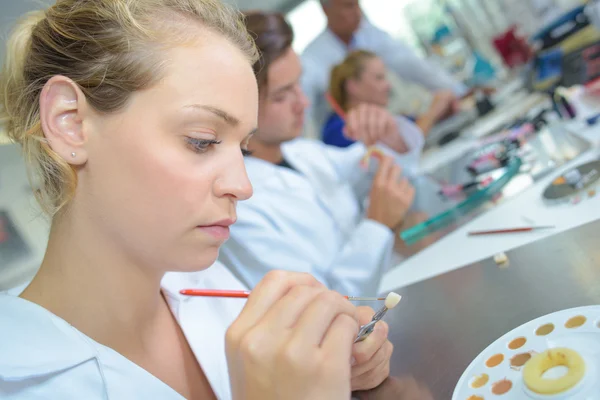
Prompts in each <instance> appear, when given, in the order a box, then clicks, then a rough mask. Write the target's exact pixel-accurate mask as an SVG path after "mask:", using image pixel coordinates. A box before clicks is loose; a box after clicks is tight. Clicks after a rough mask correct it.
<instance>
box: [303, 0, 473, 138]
mask: <svg viewBox="0 0 600 400" xmlns="http://www.w3.org/2000/svg"><path fill="white" fill-rule="evenodd" d="M321 5H322V6H323V11H324V12H325V15H326V16H327V28H326V29H325V30H324V31H323V32H322V33H321V34H320V35H319V36H317V37H316V38H315V39H314V40H313V41H312V42H311V43H310V44H309V45H308V46H307V47H306V49H305V50H304V52H303V53H302V64H303V68H304V74H303V76H302V88H303V89H304V92H305V93H306V95H307V96H308V99H309V100H310V102H311V104H312V107H311V110H310V111H311V112H310V114H311V116H312V118H314V119H315V122H316V123H317V125H318V126H321V124H322V123H323V122H324V119H325V117H326V115H327V104H326V102H325V97H324V94H325V92H326V91H327V88H328V86H329V77H330V72H331V69H332V68H333V67H334V66H335V65H337V64H339V63H341V62H342V61H343V60H344V58H345V57H346V55H347V54H348V53H349V52H351V51H353V50H358V49H362V50H369V51H371V52H373V53H375V54H377V55H378V56H379V57H381V58H382V60H383V61H384V62H385V64H386V66H387V68H388V69H389V70H390V71H391V72H393V73H395V74H397V75H398V76H399V77H400V78H402V79H403V80H405V81H408V82H411V83H417V84H419V85H421V86H423V87H424V88H426V89H428V90H430V91H432V92H434V91H439V90H451V91H452V92H454V94H455V95H456V96H457V97H462V96H464V95H465V94H467V92H468V88H467V87H466V86H465V85H463V84H462V83H460V82H457V81H456V80H454V78H452V77H451V76H450V74H448V73H447V72H446V71H445V70H444V69H443V68H441V67H440V66H438V65H435V64H433V63H431V62H429V61H427V60H425V59H424V58H422V57H419V56H418V55H417V54H416V53H415V52H414V51H413V50H412V49H411V48H410V47H409V46H407V45H406V44H405V43H402V42H401V41H399V40H396V39H394V38H392V37H391V36H390V35H389V34H387V33H386V32H384V31H383V30H381V29H379V28H377V27H375V26H374V25H373V24H372V23H370V22H369V21H368V20H367V19H366V18H365V17H364V16H363V13H362V10H361V8H360V5H359V0H321Z"/></svg>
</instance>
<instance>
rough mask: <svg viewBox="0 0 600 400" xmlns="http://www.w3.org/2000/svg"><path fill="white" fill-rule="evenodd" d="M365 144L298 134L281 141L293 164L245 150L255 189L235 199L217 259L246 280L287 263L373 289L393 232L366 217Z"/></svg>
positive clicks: (349, 289)
mask: <svg viewBox="0 0 600 400" xmlns="http://www.w3.org/2000/svg"><path fill="white" fill-rule="evenodd" d="M419 132H420V131H419ZM365 150H366V149H365V147H364V145H363V144H361V143H355V144H353V145H352V146H350V147H347V148H344V149H341V148H337V147H333V146H327V145H325V144H323V143H322V142H320V141H316V140H310V139H296V140H294V141H292V142H289V143H285V144H284V145H283V153H284V157H285V159H286V161H287V162H288V163H289V164H290V165H292V166H293V167H294V169H295V170H292V169H290V168H287V167H281V166H278V165H274V164H272V163H269V162H266V161H263V160H260V159H258V158H254V157H247V158H246V169H247V171H248V175H249V177H250V181H251V182H252V185H253V187H254V195H253V196H252V198H251V199H250V200H247V201H243V202H240V203H239V204H238V207H237V214H238V220H237V223H236V224H235V225H233V226H232V227H231V238H230V239H229V240H228V241H227V242H226V243H225V245H224V246H223V247H222V248H221V254H220V256H219V260H220V261H222V262H223V263H224V264H225V265H226V266H227V267H228V268H230V269H231V271H232V272H233V273H234V275H236V277H237V278H238V279H240V280H241V281H242V282H243V283H244V284H246V285H247V286H249V287H254V286H255V285H256V284H257V283H258V282H259V281H260V280H261V279H262V278H263V276H264V275H265V274H266V273H267V272H268V271H270V270H274V269H284V270H289V271H297V272H307V273H310V274H312V275H313V276H315V277H316V278H317V279H318V280H319V281H321V282H322V283H324V284H325V285H326V286H327V287H329V288H330V289H332V290H336V291H338V292H340V293H342V294H345V295H350V296H361V295H373V294H376V293H377V290H378V286H379V281H380V279H381V276H382V275H383V274H384V273H385V272H386V270H387V269H388V267H389V266H390V260H391V255H392V249H393V242H394V234H393V233H392V231H391V230H390V229H389V228H387V227H385V226H384V225H382V224H380V223H378V222H375V221H372V220H369V219H366V218H364V212H363V211H364V207H363V205H364V201H365V200H366V197H367V195H368V193H369V190H370V186H371V179H372V176H373V171H370V172H369V173H367V172H365V171H363V170H362V169H361V168H360V167H359V163H360V160H361V158H362V157H363V155H364V154H365ZM400 157H402V156H400Z"/></svg>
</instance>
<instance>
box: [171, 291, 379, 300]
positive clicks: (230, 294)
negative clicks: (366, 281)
mask: <svg viewBox="0 0 600 400" xmlns="http://www.w3.org/2000/svg"><path fill="white" fill-rule="evenodd" d="M179 293H180V294H182V295H184V296H200V297H230V298H238V299H245V298H247V297H248V296H250V291H248V290H214V289H183V290H180V291H179ZM344 297H345V298H346V299H348V300H350V301H382V300H385V297H352V296H344Z"/></svg>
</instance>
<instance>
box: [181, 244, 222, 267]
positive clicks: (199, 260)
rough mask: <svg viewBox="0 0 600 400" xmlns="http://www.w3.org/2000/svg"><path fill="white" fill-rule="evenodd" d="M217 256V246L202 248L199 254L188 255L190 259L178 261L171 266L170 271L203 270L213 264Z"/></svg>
mask: <svg viewBox="0 0 600 400" xmlns="http://www.w3.org/2000/svg"><path fill="white" fill-rule="evenodd" d="M218 257H219V249H218V248H214V249H213V248H209V249H206V250H204V251H203V252H202V253H200V254H196V255H195V257H190V259H188V260H185V261H183V262H180V263H178V264H176V265H174V266H173V267H172V269H170V271H172V272H198V271H204V270H205V269H208V268H210V267H211V266H213V264H214V263H215V262H217V258H218Z"/></svg>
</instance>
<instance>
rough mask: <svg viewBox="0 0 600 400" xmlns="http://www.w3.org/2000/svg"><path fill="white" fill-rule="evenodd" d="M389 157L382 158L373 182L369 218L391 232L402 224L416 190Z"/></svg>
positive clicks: (368, 211) (368, 210)
mask: <svg viewBox="0 0 600 400" xmlns="http://www.w3.org/2000/svg"><path fill="white" fill-rule="evenodd" d="M401 174H402V169H401V168H400V166H398V165H396V164H395V163H394V161H393V160H392V158H390V157H389V156H382V157H381V159H380V161H379V168H378V169H377V173H376V174H375V179H374V180H373V186H372V187H371V194H370V197H369V208H368V209H367V218H368V219H371V220H374V221H377V222H379V223H381V224H383V225H385V226H387V227H388V228H390V229H391V230H394V229H395V228H396V227H397V226H398V225H400V224H401V223H402V220H403V219H404V216H405V215H406V213H407V212H408V210H409V209H410V206H411V205H412V203H413V200H414V198H415V189H414V188H413V186H412V185H411V184H410V183H409V182H408V180H407V179H406V178H402V179H401V178H400V176H401Z"/></svg>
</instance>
